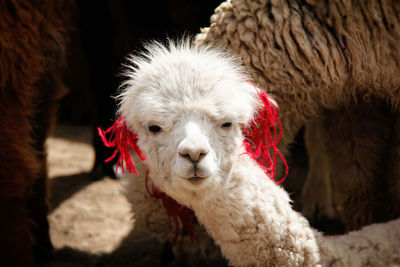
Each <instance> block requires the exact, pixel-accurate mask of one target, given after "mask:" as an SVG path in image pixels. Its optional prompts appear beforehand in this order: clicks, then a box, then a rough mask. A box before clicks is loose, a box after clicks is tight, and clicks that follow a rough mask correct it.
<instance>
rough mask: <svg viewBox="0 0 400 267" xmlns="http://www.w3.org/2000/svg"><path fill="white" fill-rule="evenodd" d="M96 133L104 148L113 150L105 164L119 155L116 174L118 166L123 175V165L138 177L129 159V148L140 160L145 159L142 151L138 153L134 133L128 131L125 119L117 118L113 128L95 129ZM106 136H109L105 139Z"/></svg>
mask: <svg viewBox="0 0 400 267" xmlns="http://www.w3.org/2000/svg"><path fill="white" fill-rule="evenodd" d="M97 130H98V133H99V135H100V137H101V140H102V141H103V143H104V145H105V146H106V147H113V148H115V150H114V153H113V154H112V155H111V157H109V158H108V159H106V162H109V161H111V160H113V159H115V157H117V155H118V154H119V157H118V160H117V164H116V168H117V170H116V172H118V166H119V165H121V169H122V173H124V171H125V169H124V165H125V166H126V169H127V170H128V171H129V172H133V173H135V175H136V176H137V175H138V172H137V171H136V168H135V164H134V163H133V160H132V158H131V154H130V150H129V148H131V149H132V150H133V151H134V152H135V153H136V154H137V155H138V156H139V157H140V159H141V160H145V159H146V157H145V156H144V155H143V153H142V151H140V149H139V147H138V145H137V141H138V138H137V136H136V134H135V133H133V132H132V131H130V130H129V129H128V127H127V126H126V122H125V118H124V117H123V116H121V117H119V118H118V119H117V120H116V121H115V123H114V124H113V126H111V127H110V128H108V129H107V130H105V131H104V130H103V129H101V128H97ZM107 135H109V137H108V139H107Z"/></svg>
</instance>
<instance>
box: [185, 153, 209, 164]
mask: <svg viewBox="0 0 400 267" xmlns="http://www.w3.org/2000/svg"><path fill="white" fill-rule="evenodd" d="M207 153H208V152H206V151H204V150H190V151H189V150H187V151H182V152H179V155H180V156H181V157H184V158H186V159H187V160H189V161H192V162H194V163H198V162H199V161H200V160H201V159H202V158H204V157H205V156H206V155H207Z"/></svg>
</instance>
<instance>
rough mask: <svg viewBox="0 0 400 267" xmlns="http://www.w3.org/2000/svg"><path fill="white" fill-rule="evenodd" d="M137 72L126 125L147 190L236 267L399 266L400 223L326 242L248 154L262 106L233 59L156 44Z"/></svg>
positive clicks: (138, 61)
mask: <svg viewBox="0 0 400 267" xmlns="http://www.w3.org/2000/svg"><path fill="white" fill-rule="evenodd" d="M132 64H133V65H135V67H133V66H132V67H130V70H129V71H128V80H127V81H126V82H125V84H124V91H123V92H122V94H121V95H120V108H119V113H120V115H121V116H122V117H121V118H123V120H124V121H123V122H122V123H121V125H122V127H126V128H127V129H129V131H130V132H131V133H135V134H136V136H137V139H136V136H134V138H133V139H132V140H133V141H132V142H136V141H137V144H138V147H139V148H140V150H141V151H142V152H143V154H144V156H145V157H146V159H145V161H144V163H145V165H146V167H147V169H148V170H149V179H150V182H151V183H153V184H154V186H156V187H157V188H158V189H159V190H161V191H163V192H165V193H166V194H168V195H169V196H171V197H173V198H174V199H175V200H177V201H178V202H179V203H181V204H183V205H185V206H186V207H189V208H191V209H193V210H194V212H195V214H196V216H197V218H198V220H199V222H200V223H201V224H203V225H204V226H205V228H206V229H207V231H208V232H209V234H210V235H211V236H212V238H213V239H214V240H215V242H216V243H217V244H218V245H219V246H220V247H221V250H222V253H223V255H224V256H225V257H226V258H227V259H228V260H229V262H230V264H232V265H235V266H318V265H323V266H328V265H329V266H330V265H335V266H336V265H337V266H365V265H371V266H388V265H395V264H400V221H399V220H397V221H393V222H390V223H387V224H382V225H373V226H369V227H366V228H364V229H362V230H360V231H358V232H353V233H350V234H347V235H345V236H341V237H331V238H327V237H324V236H322V235H321V234H320V233H318V232H316V231H314V230H313V229H312V228H310V226H309V224H308V222H307V220H306V219H305V218H304V217H303V216H302V215H300V214H299V213H297V212H295V211H294V210H293V209H292V208H291V206H290V199H289V196H288V194H287V193H286V192H285V191H284V190H283V189H282V188H281V187H280V186H278V185H276V184H275V183H274V182H273V181H272V180H271V179H270V178H269V177H268V176H267V175H266V174H265V172H264V170H263V169H261V167H260V166H259V165H258V163H257V162H256V161H255V160H254V159H252V158H251V157H250V156H249V154H247V153H246V151H245V148H244V146H243V139H244V136H243V133H242V130H241V126H242V125H248V124H249V123H251V122H252V120H253V118H254V116H255V115H256V114H257V113H258V112H259V110H260V109H261V108H262V106H263V105H262V102H261V101H260V96H259V93H258V92H257V89H256V88H254V87H253V86H252V85H251V84H250V83H248V82H247V81H246V80H245V79H243V77H244V75H245V72H244V70H243V68H242V67H241V66H240V64H239V63H238V62H237V61H236V59H235V58H233V57H230V56H228V55H226V54H224V53H222V52H220V51H218V50H216V49H213V48H207V47H199V46H191V45H189V43H188V42H183V43H181V44H179V45H174V44H171V43H170V44H169V47H164V46H162V45H159V44H153V45H151V46H149V47H148V51H147V52H146V54H145V56H144V57H138V58H133V59H132ZM125 124H126V126H125ZM132 142H131V143H132ZM136 150H138V149H136ZM125 160H127V161H128V165H130V163H129V159H127V158H125ZM132 179H135V177H133V178H132ZM128 193H129V192H128Z"/></svg>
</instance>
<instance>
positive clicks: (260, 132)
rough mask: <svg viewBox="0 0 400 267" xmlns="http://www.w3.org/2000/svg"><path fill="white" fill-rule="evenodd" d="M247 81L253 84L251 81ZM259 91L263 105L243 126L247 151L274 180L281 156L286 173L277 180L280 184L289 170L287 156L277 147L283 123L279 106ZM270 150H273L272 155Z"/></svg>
mask: <svg viewBox="0 0 400 267" xmlns="http://www.w3.org/2000/svg"><path fill="white" fill-rule="evenodd" d="M246 81H247V82H249V83H250V84H252V83H251V82H250V81H248V80H246ZM252 85H253V84H252ZM253 86H254V85H253ZM254 87H255V86H254ZM255 88H256V87H255ZM256 90H257V89H256ZM257 93H258V96H259V97H260V99H261V101H262V103H263V107H262V108H261V109H260V110H259V112H258V114H257V116H255V118H254V119H253V121H252V122H251V123H250V125H248V126H244V127H243V133H244V135H245V138H246V139H245V140H244V141H243V144H244V146H245V148H246V152H247V153H248V154H249V155H250V156H251V157H252V158H254V159H255V160H257V162H258V163H259V165H260V167H261V168H262V169H263V170H264V172H265V173H266V174H267V176H268V177H270V178H271V179H272V180H274V181H275V174H276V167H275V165H276V161H277V158H278V157H280V158H281V159H282V161H283V164H284V166H285V168H286V173H285V176H284V177H283V178H282V179H280V180H279V181H276V183H277V184H279V183H281V182H283V180H285V178H286V176H287V175H288V171H289V168H288V165H287V163H286V160H285V158H284V157H283V155H282V153H281V152H280V151H279V150H278V148H277V146H278V143H279V141H280V140H281V138H282V130H281V129H282V125H281V122H280V121H279V118H278V114H279V108H278V107H274V106H273V105H272V104H271V103H270V98H269V97H268V95H267V94H266V93H265V92H264V91H261V90H257ZM271 100H272V99H271ZM270 151H271V152H272V157H271V155H270Z"/></svg>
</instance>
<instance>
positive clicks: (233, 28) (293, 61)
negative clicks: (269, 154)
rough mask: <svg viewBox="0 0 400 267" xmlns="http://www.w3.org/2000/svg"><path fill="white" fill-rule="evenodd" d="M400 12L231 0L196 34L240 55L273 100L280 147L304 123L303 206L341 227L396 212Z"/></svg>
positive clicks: (380, 4)
mask: <svg viewBox="0 0 400 267" xmlns="http://www.w3.org/2000/svg"><path fill="white" fill-rule="evenodd" d="M399 11H400V4H399V2H398V1H388V2H384V1H379V0H369V1H356V0H353V1H337V0H329V1H313V0H308V1H293V0H282V1H268V0H267V1H244V0H242V1H241V0H236V1H235V0H233V1H226V2H224V3H222V4H221V5H220V6H219V7H218V8H217V9H216V11H215V14H214V15H213V16H212V18H211V24H210V27H209V28H206V29H204V30H203V33H202V34H200V35H199V36H198V41H200V42H206V43H212V44H217V45H220V46H223V47H225V48H226V49H229V50H230V51H232V52H233V53H235V54H237V55H239V56H240V57H241V58H242V60H243V63H244V65H246V67H248V69H249V70H250V72H251V76H252V77H253V78H254V80H255V82H256V84H257V86H259V87H260V88H263V89H265V90H266V91H267V92H268V93H269V94H271V95H272V96H273V97H274V98H275V99H276V100H277V102H278V105H279V106H280V109H281V114H280V118H281V121H282V124H283V133H284V136H283V138H282V143H281V146H282V147H281V151H284V152H286V153H288V148H289V145H290V144H291V143H292V142H293V140H294V137H295V135H296V133H297V132H298V131H299V129H300V128H301V127H302V126H305V128H306V139H308V140H306V144H307V145H308V148H307V149H308V153H309V156H310V166H309V167H310V168H309V173H308V178H307V180H308V181H307V183H306V187H305V188H304V190H303V200H304V204H305V209H304V212H305V213H306V215H307V216H308V217H312V216H314V215H315V214H316V213H318V211H319V212H320V213H321V211H322V215H328V216H331V217H332V216H337V217H339V218H340V219H341V220H342V222H343V223H344V225H345V228H346V230H354V229H359V228H361V227H362V226H364V225H366V224H370V223H374V222H382V221H387V220H390V219H393V218H396V217H398V216H400V208H399V207H400V198H399V192H400V191H399V188H400V176H399V173H398V162H399V155H400V152H399V151H400V147H399V141H398V140H399V136H400V134H399V130H398V129H399V126H398V125H399V123H398V121H399V120H398V114H399V113H400V109H399V107H400V97H399V95H400V94H399V88H400V75H399V62H400V17H399V14H400V13H399ZM285 150H286V151H285ZM321 179H322V180H324V181H321ZM317 184H320V185H323V186H315V185H317Z"/></svg>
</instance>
